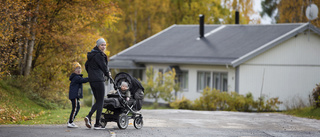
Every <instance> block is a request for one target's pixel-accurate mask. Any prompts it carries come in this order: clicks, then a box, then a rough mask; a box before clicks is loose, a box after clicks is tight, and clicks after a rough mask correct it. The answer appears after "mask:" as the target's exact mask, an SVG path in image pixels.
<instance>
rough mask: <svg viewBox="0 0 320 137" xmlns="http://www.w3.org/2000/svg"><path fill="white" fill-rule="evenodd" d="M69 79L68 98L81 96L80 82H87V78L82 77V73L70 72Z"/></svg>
mask: <svg viewBox="0 0 320 137" xmlns="http://www.w3.org/2000/svg"><path fill="white" fill-rule="evenodd" d="M69 80H70V81H71V82H70V89H69V99H75V98H83V89H82V83H86V82H88V78H82V74H79V75H78V74H76V73H72V74H71V76H70V78H69Z"/></svg>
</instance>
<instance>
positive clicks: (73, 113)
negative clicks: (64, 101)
mask: <svg viewBox="0 0 320 137" xmlns="http://www.w3.org/2000/svg"><path fill="white" fill-rule="evenodd" d="M70 101H71V103H72V110H71V114H70V118H69V123H72V122H73V121H74V119H75V118H76V116H77V114H78V112H79V110H80V102H79V98H75V99H70Z"/></svg>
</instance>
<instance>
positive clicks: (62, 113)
mask: <svg viewBox="0 0 320 137" xmlns="http://www.w3.org/2000/svg"><path fill="white" fill-rule="evenodd" d="M89 111H90V108H89V107H81V108H80V111H79V113H78V115H77V116H76V119H75V121H83V118H84V117H85V116H86V115H87V114H88V113H89ZM70 113H71V109H57V110H46V111H43V114H42V115H40V116H38V117H35V118H34V119H32V120H27V121H22V122H21V123H20V124H25V125H34V124H66V123H67V122H68V120H69V116H70Z"/></svg>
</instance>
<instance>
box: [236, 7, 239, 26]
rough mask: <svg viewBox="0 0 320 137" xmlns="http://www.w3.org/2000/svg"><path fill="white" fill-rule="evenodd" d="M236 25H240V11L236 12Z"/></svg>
mask: <svg viewBox="0 0 320 137" xmlns="http://www.w3.org/2000/svg"><path fill="white" fill-rule="evenodd" d="M235 23H236V24H239V11H238V10H236V22H235Z"/></svg>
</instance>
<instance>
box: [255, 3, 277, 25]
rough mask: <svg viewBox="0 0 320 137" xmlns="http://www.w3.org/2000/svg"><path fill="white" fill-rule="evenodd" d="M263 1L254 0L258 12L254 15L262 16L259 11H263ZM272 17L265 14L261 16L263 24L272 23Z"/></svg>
mask: <svg viewBox="0 0 320 137" xmlns="http://www.w3.org/2000/svg"><path fill="white" fill-rule="evenodd" d="M261 1H262V0H255V1H254V10H255V11H257V12H258V14H257V15H254V16H253V17H254V18H257V17H260V15H259V13H260V12H261V11H262V8H261ZM271 21H272V20H271V18H270V17H268V16H264V17H262V18H261V24H271Z"/></svg>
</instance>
